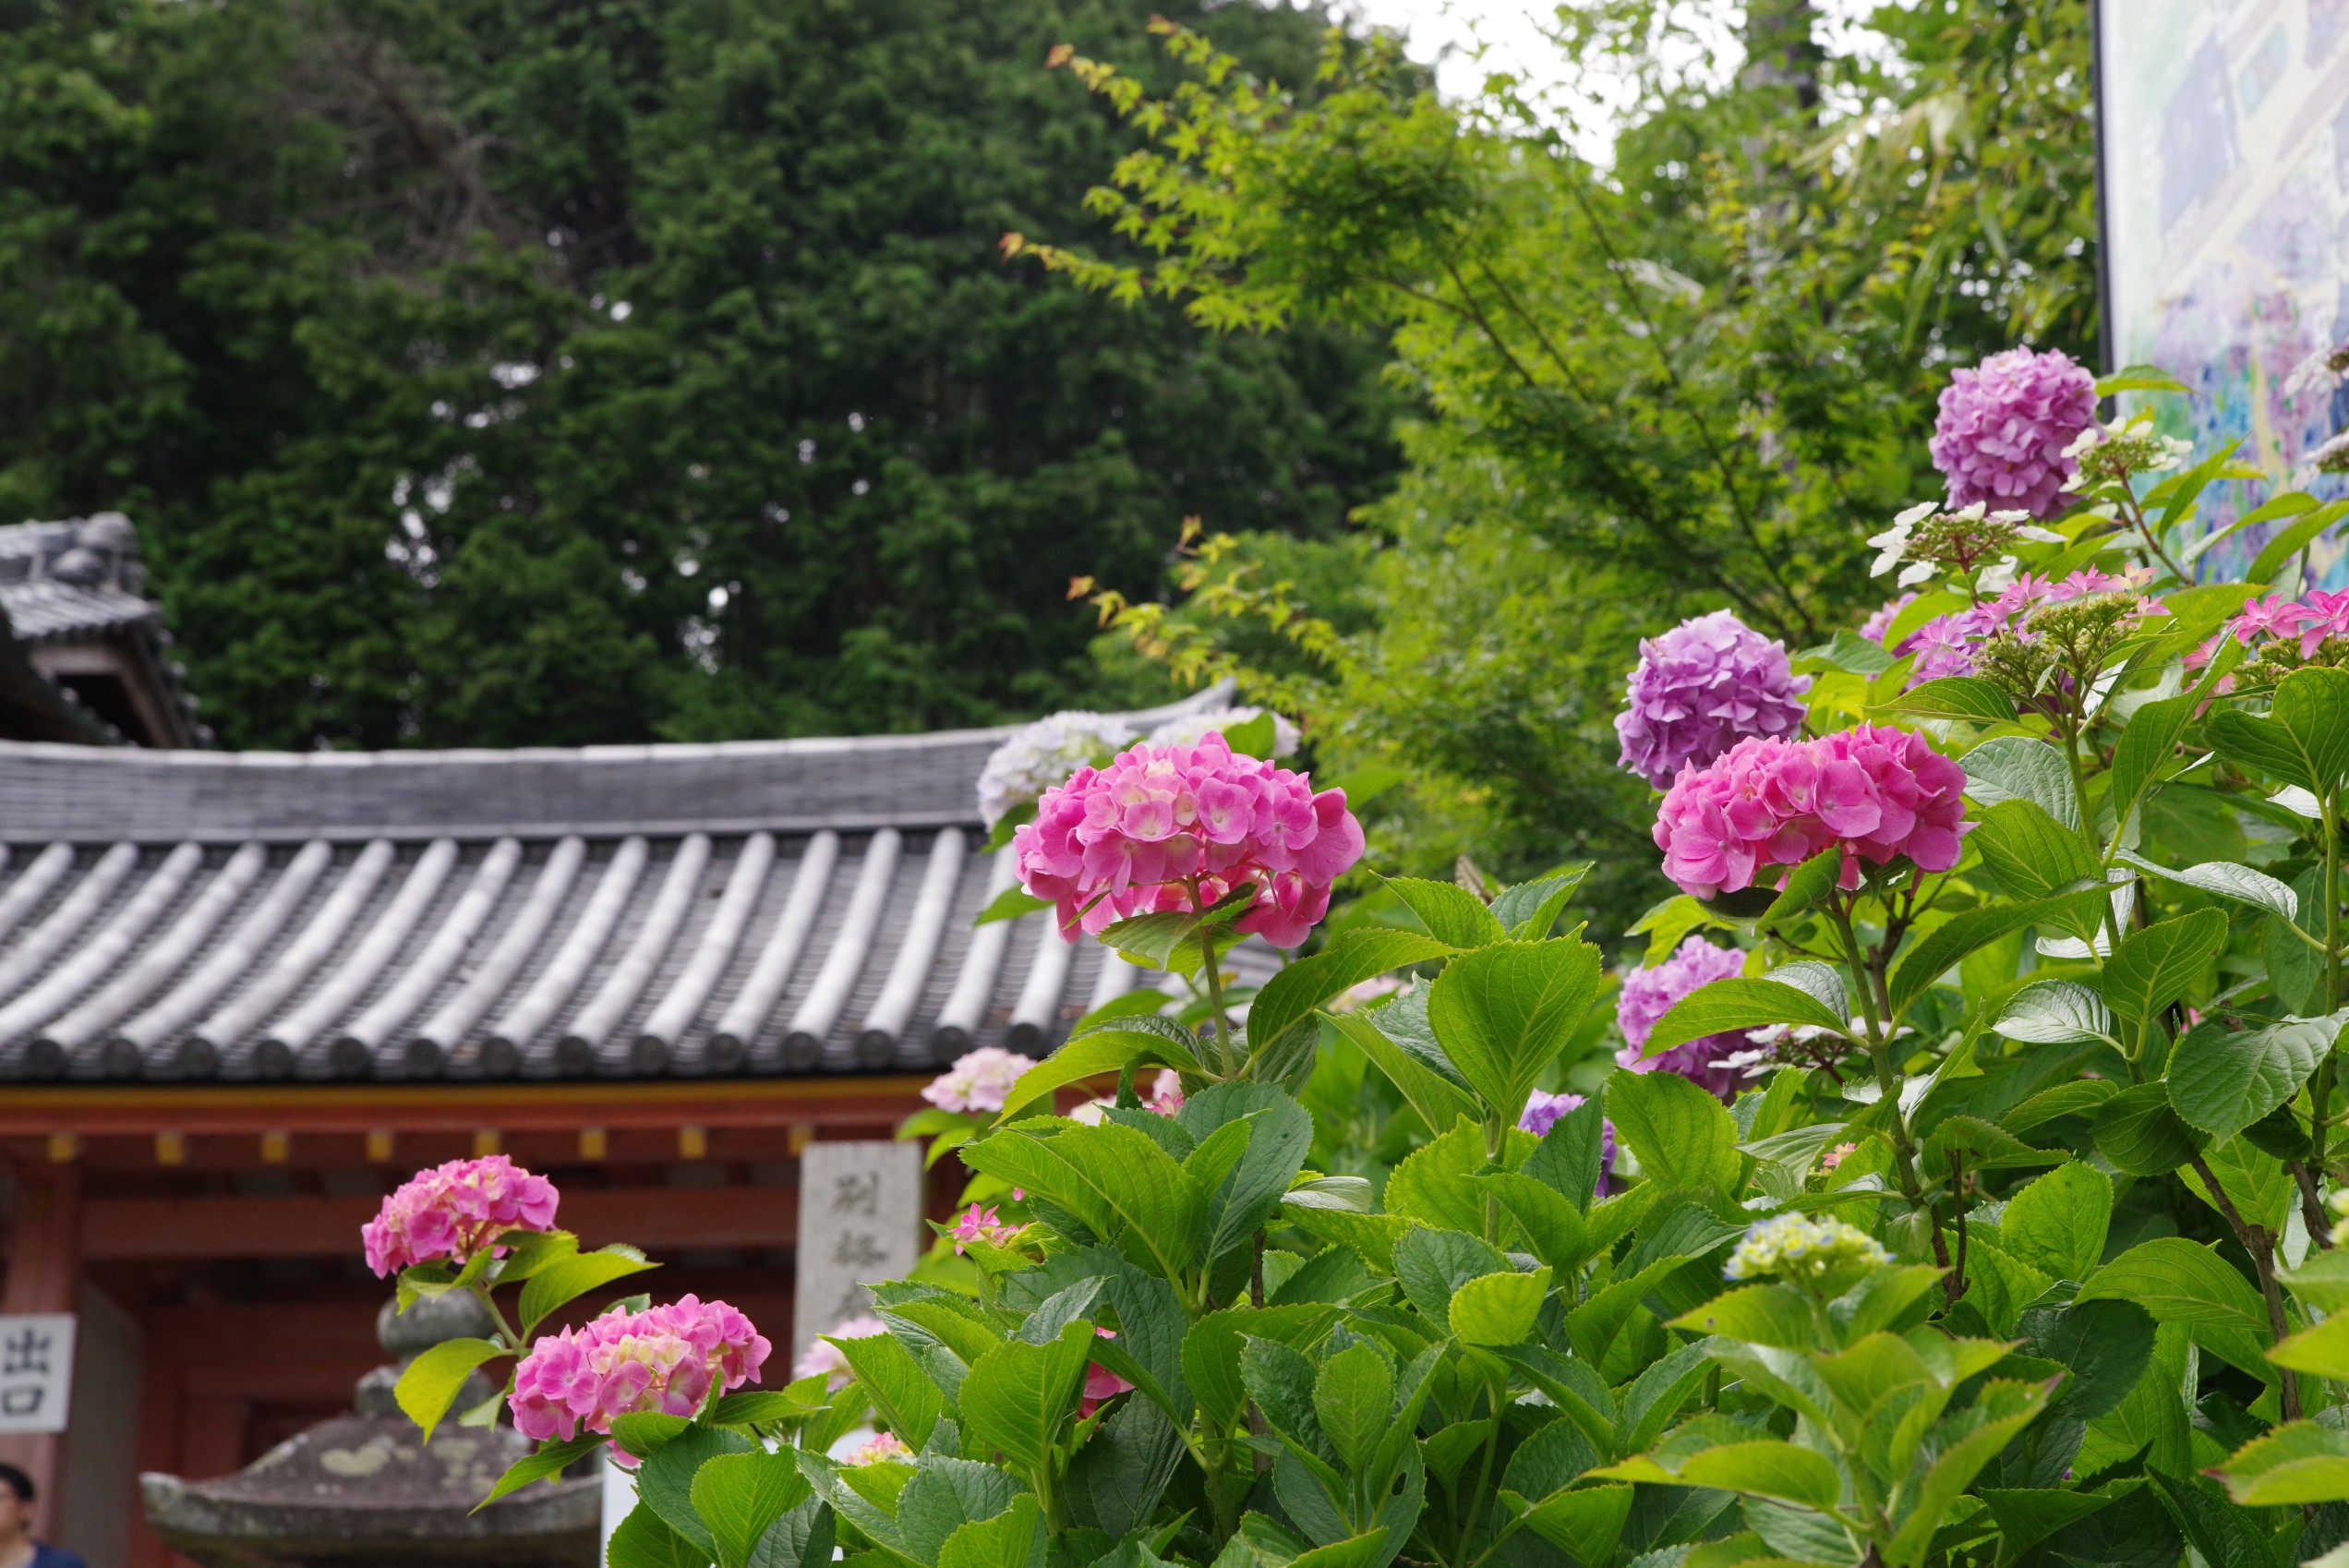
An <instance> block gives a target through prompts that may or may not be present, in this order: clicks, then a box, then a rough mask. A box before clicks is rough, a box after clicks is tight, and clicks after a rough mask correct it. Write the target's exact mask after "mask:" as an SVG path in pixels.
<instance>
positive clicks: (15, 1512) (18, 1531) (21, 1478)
mask: <svg viewBox="0 0 2349 1568" xmlns="http://www.w3.org/2000/svg"><path fill="white" fill-rule="evenodd" d="M32 1496H33V1491H32V1478H31V1477H30V1476H28V1475H26V1474H25V1473H24V1472H23V1471H22V1470H19V1469H18V1468H17V1467H16V1466H15V1465H0V1541H13V1540H18V1539H21V1538H24V1537H26V1536H29V1535H30V1534H31V1533H32Z"/></svg>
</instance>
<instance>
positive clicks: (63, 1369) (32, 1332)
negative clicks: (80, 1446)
mask: <svg viewBox="0 0 2349 1568" xmlns="http://www.w3.org/2000/svg"><path fill="white" fill-rule="evenodd" d="M73 1359H74V1315H73V1314H72V1313H71V1312H19V1313H5V1314H0V1433H12V1432H62V1431H64V1430H65V1429H66V1406H67V1405H69V1404H70V1403H71V1402H72V1399H73Z"/></svg>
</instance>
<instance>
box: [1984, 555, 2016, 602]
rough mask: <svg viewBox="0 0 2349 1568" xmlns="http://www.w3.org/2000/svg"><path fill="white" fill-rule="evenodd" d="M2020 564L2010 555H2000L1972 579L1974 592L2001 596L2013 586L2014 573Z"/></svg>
mask: <svg viewBox="0 0 2349 1568" xmlns="http://www.w3.org/2000/svg"><path fill="white" fill-rule="evenodd" d="M2021 565H2022V563H2021V562H2020V561H2017V560H2016V559H2015V558H2014V557H2013V556H2011V555H2002V556H2000V557H1999V558H1998V559H1997V560H1996V561H1992V562H1991V563H1990V564H1989V565H1988V566H1985V567H1983V568H1982V571H1981V573H1979V574H1978V575H1977V576H1976V577H1975V578H1974V591H1975V592H1976V593H1980V594H1987V595H1997V594H2003V593H2005V592H2006V590H2007V589H2009V588H2011V587H2013V586H2014V585H2015V573H2016V572H2017V571H2018V570H2019V569H2020V567H2021Z"/></svg>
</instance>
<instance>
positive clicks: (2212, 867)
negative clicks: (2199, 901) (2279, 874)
mask: <svg viewBox="0 0 2349 1568" xmlns="http://www.w3.org/2000/svg"><path fill="white" fill-rule="evenodd" d="M2113 858H2114V860H2116V861H2119V862H2121V863H2122V864H2124V865H2128V866H2133V867H2135V868H2136V869H2137V870H2138V871H2141V872H2143V873H2144V874H2146V875H2148V876H2158V877H2160V878H2161V879H2162V881H2164V882H2175V883H2179V884H2182V885H2183V886H2185V887H2199V888H2200V889H2202V891H2204V892H2205V893H2216V894H2217V895H2218V896H2219V897H2220V898H2222V899H2235V901H2236V902H2238V903H2245V904H2249V905H2251V906H2253V907H2254V908H2256V909H2262V910H2267V911H2271V912H2272V913H2274V914H2278V915H2281V916H2283V918H2284V919H2285V920H2293V919H2296V918H2297V917H2298V915H2299V913H2300V900H2299V899H2298V898H2297V897H2296V896H2295V894H2294V893H2293V891H2292V889H2291V888H2290V887H2285V886H2284V885H2283V883H2281V882H2278V881H2277V880H2276V879H2275V878H2274V877H2272V876H2270V875H2269V874H2267V873H2265V872H2263V871H2254V870H2252V869H2251V868H2250V867H2249V866H2247V865H2236V864H2235V863H2233V862H2229V861H2205V862H2203V863H2202V864H2200V865H2190V866H2187V867H2186V869H2185V870H2183V871H2179V870H2176V869H2174V868H2173V867H2170V866H2166V865H2156V864H2154V863H2153V862H2151V861H2149V860H2146V859H2144V858H2142V857H2141V856H2138V855H2133V854H2131V853H2129V852H2128V851H2127V850H2121V851H2119V852H2118V853H2116V854H2115V855H2114V857H2113Z"/></svg>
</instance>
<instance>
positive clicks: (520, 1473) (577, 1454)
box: [470, 1433, 698, 1568]
mask: <svg viewBox="0 0 2349 1568" xmlns="http://www.w3.org/2000/svg"><path fill="white" fill-rule="evenodd" d="M603 1444H604V1440H603V1439H602V1438H600V1437H598V1436H596V1435H595V1434H594V1433H586V1434H584V1435H582V1436H579V1437H575V1438H573V1439H572V1440H571V1441H569V1442H550V1443H548V1444H547V1445H546V1446H545V1447H543V1448H540V1449H538V1450H537V1451H536V1453H525V1454H524V1455H523V1456H522V1457H521V1458H519V1459H517V1460H515V1461H514V1462H513V1463H512V1465H507V1466H506V1473H505V1474H504V1475H502V1476H500V1477H499V1478H498V1484H497V1485H495V1486H493V1487H491V1488H490V1489H489V1491H488V1495H487V1496H486V1497H484V1498H483V1499H482V1500H481V1501H480V1502H476V1503H475V1504H474V1505H473V1507H472V1509H471V1510H470V1512H472V1513H475V1514H478V1513H480V1512H481V1511H482V1510H483V1509H485V1508H487V1507H488V1506H489V1505H490V1504H491V1503H493V1502H497V1501H498V1500H499V1499H500V1498H501V1497H505V1496H507V1495H509V1494H510V1493H512V1492H517V1491H520V1490H522V1489H523V1488H524V1487H526V1486H528V1485H529V1484H530V1483H531V1482H533V1481H543V1480H548V1479H550V1478H554V1477H557V1476H560V1475H561V1474H562V1473H563V1472H564V1471H565V1470H568V1469H570V1468H571V1467H572V1465H576V1464H578V1463H579V1462H580V1461H581V1460H582V1459H584V1458H586V1457H587V1455H589V1454H590V1453H595V1452H596V1450H597V1449H598V1448H601V1447H602V1446H603ZM697 1568H698V1565H697Z"/></svg>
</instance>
